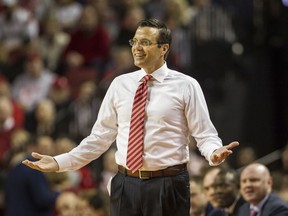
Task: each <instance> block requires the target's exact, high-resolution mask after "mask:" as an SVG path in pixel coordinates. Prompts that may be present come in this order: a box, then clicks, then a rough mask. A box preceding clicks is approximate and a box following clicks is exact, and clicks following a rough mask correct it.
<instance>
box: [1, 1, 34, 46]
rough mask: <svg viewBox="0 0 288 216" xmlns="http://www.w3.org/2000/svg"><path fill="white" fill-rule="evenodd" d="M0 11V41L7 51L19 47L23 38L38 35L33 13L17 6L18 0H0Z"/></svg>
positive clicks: (31, 37) (29, 38)
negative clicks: (1, 7)
mask: <svg viewBox="0 0 288 216" xmlns="http://www.w3.org/2000/svg"><path fill="white" fill-rule="evenodd" d="M1 3H2V6H3V9H2V11H1V13H0V26H1V28H0V42H1V43H3V44H4V45H5V48H6V49H7V50H8V52H12V51H14V50H17V49H19V48H21V46H22V43H23V42H24V41H25V40H33V39H35V38H37V37H38V34H39V26H38V21H37V20H36V19H35V18H34V17H33V15H32V14H31V13H30V12H29V11H27V10H25V9H24V8H22V7H19V6H18V0H2V1H1Z"/></svg>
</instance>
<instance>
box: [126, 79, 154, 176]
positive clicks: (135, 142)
mask: <svg viewBox="0 0 288 216" xmlns="http://www.w3.org/2000/svg"><path fill="white" fill-rule="evenodd" d="M151 77H152V76H151V75H146V76H145V77H144V78H143V82H142V83H141V84H140V85H139V86H138V89H137V91H136V93H135V96H134V102H133V108H132V115H131V121H130V132H129V139H128V150H127V160H126V165H127V168H128V169H129V170H131V171H132V172H133V173H134V172H136V171H137V170H138V169H139V168H140V167H141V166H142V154H143V142H144V117H145V106H146V99H147V93H148V85H147V83H148V80H149V79H150V78H151Z"/></svg>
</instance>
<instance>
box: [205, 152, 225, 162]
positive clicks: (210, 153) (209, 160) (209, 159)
mask: <svg viewBox="0 0 288 216" xmlns="http://www.w3.org/2000/svg"><path fill="white" fill-rule="evenodd" d="M217 149H218V148H215V149H213V150H211V151H210V152H209V158H208V162H209V165H210V166H218V165H220V164H221V163H223V162H224V161H225V160H222V161H220V162H218V163H213V162H212V161H211V155H212V154H213V152H214V151H215V150H217Z"/></svg>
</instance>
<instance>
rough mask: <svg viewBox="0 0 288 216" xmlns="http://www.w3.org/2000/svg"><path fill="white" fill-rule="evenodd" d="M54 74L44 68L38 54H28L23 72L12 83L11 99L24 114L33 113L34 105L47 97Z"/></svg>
mask: <svg viewBox="0 0 288 216" xmlns="http://www.w3.org/2000/svg"><path fill="white" fill-rule="evenodd" d="M54 77H55V74H53V73H52V72H51V71H49V70H48V69H47V68H45V66H44V62H43V59H42V56H41V55H40V54H39V53H28V54H27V58H26V62H25V70H24V71H23V72H22V73H21V74H20V75H19V76H18V77H17V78H16V79H15V81H14V82H13V83H12V98H13V99H14V100H15V101H17V102H18V103H19V104H20V105H21V107H22V108H23V111H24V112H25V113H29V112H31V111H33V109H34V108H35V106H36V104H37V103H38V102H39V101H40V100H41V99H44V98H45V97H47V95H48V91H49V89H50V86H51V85H52V82H53V80H54Z"/></svg>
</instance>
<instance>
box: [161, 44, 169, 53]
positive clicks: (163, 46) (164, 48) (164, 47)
mask: <svg viewBox="0 0 288 216" xmlns="http://www.w3.org/2000/svg"><path fill="white" fill-rule="evenodd" d="M160 48H162V54H163V55H165V54H166V53H167V52H168V51H169V48H170V47H169V44H162V45H161V47H160Z"/></svg>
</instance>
